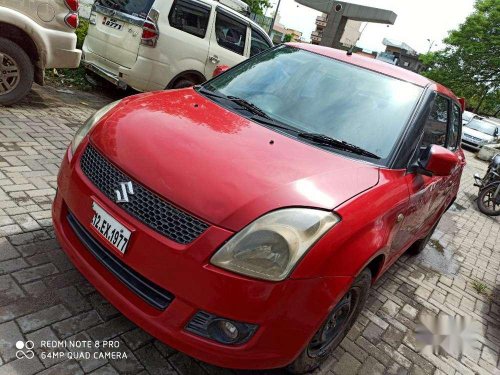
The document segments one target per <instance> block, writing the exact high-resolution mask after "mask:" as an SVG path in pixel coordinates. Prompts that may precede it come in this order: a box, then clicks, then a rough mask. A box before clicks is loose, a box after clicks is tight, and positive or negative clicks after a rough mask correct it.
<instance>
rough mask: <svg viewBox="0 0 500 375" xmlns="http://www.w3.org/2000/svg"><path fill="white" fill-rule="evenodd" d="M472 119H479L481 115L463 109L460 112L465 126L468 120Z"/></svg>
mask: <svg viewBox="0 0 500 375" xmlns="http://www.w3.org/2000/svg"><path fill="white" fill-rule="evenodd" d="M473 119H479V120H481V119H482V117H481V116H478V115H476V114H475V113H473V112H469V111H464V112H463V113H462V125H463V126H465V125H467V124H468V123H469V122H471V121H472V120H473Z"/></svg>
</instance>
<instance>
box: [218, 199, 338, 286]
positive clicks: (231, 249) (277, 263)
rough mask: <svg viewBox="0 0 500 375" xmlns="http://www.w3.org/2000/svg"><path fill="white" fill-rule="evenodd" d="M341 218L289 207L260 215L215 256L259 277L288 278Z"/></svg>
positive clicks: (220, 263)
mask: <svg viewBox="0 0 500 375" xmlns="http://www.w3.org/2000/svg"><path fill="white" fill-rule="evenodd" d="M339 221H340V218H339V217H338V216H337V215H335V214H333V213H331V212H328V211H321V210H315V209H309V208H286V209H282V210H278V211H274V212H271V213H269V214H267V215H264V216H262V217H260V218H259V219H257V220H255V221H254V222H253V223H251V224H250V225H248V226H247V227H245V228H244V229H243V230H242V231H240V232H239V233H237V234H236V235H235V236H234V237H232V238H231V239H230V240H229V241H228V242H227V243H226V244H225V245H224V246H222V247H221V248H220V249H219V250H218V251H217V252H216V253H215V254H214V256H213V257H212V259H211V260H210V262H211V263H212V264H213V265H215V266H218V267H221V268H224V269H226V270H230V271H233V272H236V273H239V274H242V275H246V276H251V277H254V278H257V279H264V280H272V281H280V280H283V279H285V278H286V277H287V276H288V275H289V273H290V272H291V271H292V269H293V268H294V267H295V265H296V264H297V263H298V262H299V260H300V259H302V257H303V256H304V254H305V253H306V252H307V251H308V250H309V249H310V248H311V247H312V246H313V245H314V244H315V243H316V241H318V240H319V239H320V238H321V237H322V236H323V235H324V234H325V233H326V232H327V231H328V230H329V229H330V228H332V227H333V226H334V225H335V224H337V223H338V222H339Z"/></svg>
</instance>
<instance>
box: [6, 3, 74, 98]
mask: <svg viewBox="0 0 500 375" xmlns="http://www.w3.org/2000/svg"><path fill="white" fill-rule="evenodd" d="M78 8H79V1H78V0H0V105H9V104H13V103H15V102H17V101H19V100H21V99H22V98H23V97H24V96H26V95H27V94H28V92H29V91H30V89H31V86H32V84H33V81H35V82H36V83H38V84H43V78H44V69H46V68H76V67H77V66H78V65H79V64H80V57H81V51H80V50H78V49H76V35H75V29H76V28H77V27H78Z"/></svg>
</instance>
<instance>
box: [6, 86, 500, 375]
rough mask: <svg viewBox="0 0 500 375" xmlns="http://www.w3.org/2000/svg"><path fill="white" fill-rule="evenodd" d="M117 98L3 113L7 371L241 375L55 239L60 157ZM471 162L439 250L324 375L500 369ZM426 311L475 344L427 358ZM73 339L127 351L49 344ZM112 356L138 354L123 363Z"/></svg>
mask: <svg viewBox="0 0 500 375" xmlns="http://www.w3.org/2000/svg"><path fill="white" fill-rule="evenodd" d="M111 100H112V99H110V98H108V97H105V96H99V95H96V94H84V93H80V92H77V91H75V92H57V91H55V90H54V89H51V88H40V87H35V89H34V90H33V91H32V93H31V94H30V96H29V97H28V98H27V99H26V100H25V101H24V102H23V103H21V104H19V105H16V106H14V107H10V108H5V107H0V375H2V374H9V375H10V374H20V375H21V374H22V375H24V374H34V373H43V374H81V373H92V374H116V373H121V374H137V373H140V374H147V373H149V374H160V373H167V374H230V373H234V372H233V371H230V370H226V369H221V368H217V367H213V366H210V365H207V364H205V363H201V362H199V361H196V360H194V359H192V358H190V357H188V356H186V355H184V354H182V353H179V352H176V351H175V350H173V349H171V348H169V347H167V346H166V345H164V344H162V343H160V342H158V341H157V340H155V339H153V338H152V337H151V336H149V335H148V334H147V333H145V332H144V331H142V330H141V329H140V328H138V327H136V326H135V325H134V324H133V323H132V322H130V321H129V320H127V319H126V318H124V317H123V316H122V315H121V314H120V313H119V312H118V311H117V310H116V309H115V308H114V307H113V306H111V305H110V304H109V303H107V302H106V301H105V300H104V299H103V298H102V297H101V296H100V295H99V293H97V292H96V290H95V289H94V288H93V287H92V286H91V285H90V284H89V283H88V282H87V281H86V280H85V279H84V278H83V277H82V276H81V275H80V274H79V273H78V271H76V270H75V269H74V267H73V266H72V264H71V263H70V262H69V261H68V258H67V257H66V255H65V254H64V253H63V252H62V251H61V249H60V248H59V245H58V244H57V242H56V241H55V239H54V233H53V229H52V224H51V213H50V207H51V202H52V199H53V197H54V193H55V187H56V175H57V171H58V168H59V163H60V160H61V157H62V155H63V153H64V151H65V149H66V147H67V145H68V144H69V142H70V140H71V138H72V135H73V133H74V132H75V131H76V130H77V128H78V126H79V125H80V124H81V123H82V121H84V120H85V119H86V118H87V117H88V116H90V115H91V114H92V113H93V111H94V110H95V108H99V107H100V106H102V105H104V104H105V103H106V102H108V101H111ZM467 161H468V165H467V167H466V169H465V172H464V175H463V179H462V185H461V190H460V194H459V196H458V200H457V202H456V204H455V205H454V206H453V208H452V209H451V210H450V211H449V212H448V213H446V214H445V216H444V217H443V219H442V220H441V222H440V224H439V226H438V230H437V231H436V232H435V234H434V236H433V239H432V241H431V243H430V245H429V246H428V247H427V248H426V249H425V250H424V252H423V253H422V254H421V255H419V256H417V257H409V256H403V257H402V258H401V259H400V260H399V261H398V262H397V263H396V264H394V265H393V266H392V267H391V269H390V270H389V271H388V272H387V273H386V275H384V276H383V277H382V279H381V280H379V281H378V282H377V283H376V285H375V286H374V288H373V289H372V291H371V294H370V298H369V301H368V304H367V306H366V308H365V310H364V311H363V313H362V315H361V317H360V319H359V321H358V322H357V323H356V324H355V326H354V327H353V328H352V330H351V331H350V333H349V335H348V337H347V338H346V339H345V340H344V341H343V342H342V344H341V345H340V347H339V348H337V349H336V350H335V351H334V353H333V354H332V355H331V356H330V357H329V358H328V360H327V361H326V363H325V364H324V366H322V368H321V369H320V370H318V371H317V372H318V373H321V374H326V373H333V374H446V375H453V374H471V375H472V374H485V375H486V374H488V375H489V374H500V371H499V351H500V221H499V219H498V218H496V219H495V218H490V217H486V216H484V215H482V214H481V213H480V212H479V211H478V210H477V208H476V204H475V202H474V199H475V198H476V196H477V188H475V187H474V186H473V178H472V176H473V174H474V173H480V174H483V173H484V171H485V169H486V163H484V162H481V161H479V160H477V159H475V158H474V156H473V154H471V153H467ZM425 313H428V314H432V315H436V314H439V313H442V314H448V315H451V316H455V315H457V316H459V315H460V316H466V317H470V318H471V319H472V321H473V324H472V326H473V327H475V328H476V329H477V334H476V337H475V338H476V340H475V341H474V342H473V344H472V345H471V346H470V347H469V348H467V349H466V350H465V351H464V352H463V353H462V354H461V355H459V356H455V357H454V356H452V355H449V354H446V353H445V352H440V353H439V354H438V355H435V354H422V353H419V351H418V350H417V349H416V345H417V344H416V339H415V334H414V333H415V327H416V324H417V323H418V321H419V317H420V316H421V315H422V314H425ZM63 339H69V340H77V339H79V340H98V341H101V340H113V341H116V345H117V346H118V348H115V349H109V348H105V349H100V348H99V349H96V348H93V349H92V351H95V352H97V353H98V354H99V355H97V356H96V358H94V356H92V357H91V358H90V359H86V358H71V359H68V355H67V354H64V355H63V356H62V357H56V356H51V355H50V353H55V352H59V351H61V349H57V350H54V349H43V348H40V345H39V344H40V340H63ZM284 339H286V338H284ZM20 340H21V341H23V342H25V341H26V340H31V341H33V342H34V343H35V347H34V351H35V352H36V355H35V356H34V357H33V358H31V359H30V358H27V357H26V356H25V354H29V350H27V349H29V348H22V352H23V353H24V354H23V353H19V352H18V349H19V348H16V347H15V344H16V342H18V341H20ZM65 350H69V351H71V349H63V351H65ZM113 350H114V351H119V352H122V353H123V352H124V353H126V354H127V359H120V358H116V357H115V358H113V357H112V356H111V355H110V354H109V353H110V352H112V351H113ZM73 351H74V350H73ZM16 352H17V357H20V358H17V357H16ZM106 353H107V355H106ZM238 373H249V372H242V371H239V372H238ZM259 373H260V374H265V373H273V374H279V373H281V371H280V370H275V371H264V372H259Z"/></svg>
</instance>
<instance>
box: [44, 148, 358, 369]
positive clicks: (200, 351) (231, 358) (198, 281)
mask: <svg viewBox="0 0 500 375" xmlns="http://www.w3.org/2000/svg"><path fill="white" fill-rule="evenodd" d="M82 146H84V145H82ZM83 148H84V147H80V149H81V150H82V149H83ZM80 152H81V151H80ZM78 157H79V155H78V151H77V154H76V155H75V157H74V158H73V159H72V160H70V159H71V154H70V151H69V150H68V152H67V153H66V155H65V158H64V160H63V163H62V167H61V171H60V173H59V177H58V194H57V196H56V199H55V201H54V205H53V221H54V227H55V233H56V235H57V238H58V240H59V242H60V243H61V246H62V248H63V249H64V251H65V252H66V254H67V255H68V256H69V257H70V259H71V260H72V262H73V263H74V264H75V266H76V267H77V268H78V269H79V270H80V272H81V273H82V274H83V275H84V276H85V277H86V278H87V279H88V280H89V281H90V282H91V283H92V284H93V285H94V286H95V287H96V289H97V290H98V291H99V292H100V293H101V294H102V295H103V296H104V297H105V298H106V299H108V300H109V301H110V302H111V303H112V304H113V305H114V306H115V307H116V308H117V309H118V310H120V311H121V312H122V313H123V314H124V315H125V316H127V317H128V318H129V319H130V320H132V321H133V322H135V323H136V324H137V325H139V326H140V327H142V328H143V329H144V330H145V331H147V332H149V333H150V334H151V335H153V336H155V337H157V338H158V339H159V340H161V341H163V342H165V343H166V344H167V345H170V346H172V347H173V348H175V349H177V350H180V351H182V352H185V353H187V354H188V355H190V356H193V357H195V358H198V359H200V360H202V361H205V362H208V363H211V364H214V365H218V366H223V367H230V368H238V369H266V368H277V367H283V366H286V365H287V364H289V363H290V362H292V361H293V360H294V359H295V358H296V357H297V356H298V355H299V354H300V352H301V351H302V350H303V348H304V347H305V345H306V344H307V343H308V342H309V340H310V339H311V337H312V336H313V334H314V332H315V331H316V330H317V329H318V328H319V326H320V324H321V323H322V321H323V319H324V318H325V317H326V316H327V314H328V312H329V311H330V310H331V309H332V308H333V306H334V305H335V304H336V303H337V302H338V300H339V299H340V297H341V296H342V295H343V294H344V293H345V291H346V290H347V288H348V287H349V285H350V284H351V282H352V278H350V277H331V278H314V279H301V280H294V279H287V280H285V281H283V282H280V283H271V282H264V281H259V280H253V279H249V278H245V277H242V276H239V275H235V274H232V273H229V272H226V271H223V270H221V269H218V268H215V267H213V266H211V265H210V264H209V259H210V256H211V254H212V253H213V252H214V250H215V249H216V248H218V247H219V246H220V245H221V244H222V243H223V242H224V241H225V240H226V239H227V238H229V237H230V236H231V235H232V233H230V232H228V231H226V230H224V229H222V228H217V227H215V226H211V227H210V228H209V229H208V230H207V231H206V232H205V233H204V234H202V235H201V236H200V237H199V238H198V239H196V240H195V241H194V242H193V243H192V244H190V245H187V246H180V245H178V244H177V245H176V244H175V243H172V241H170V240H168V239H166V238H164V237H162V236H160V235H158V234H157V233H156V232H154V231H152V230H151V229H150V228H148V227H145V226H144V225H143V224H142V223H140V222H138V221H137V220H135V219H134V218H133V217H131V216H129V215H128V214H127V213H126V212H125V211H123V210H121V209H120V208H119V207H118V206H117V205H115V204H114V203H111V202H109V201H108V200H107V199H106V197H105V196H104V195H102V194H101V192H100V191H98V190H97V189H95V187H94V186H93V185H92V184H91V183H90V181H89V180H87V179H86V177H85V176H84V175H83V174H82V171H81V169H80V168H79V165H78V163H77V162H76V160H77V159H78ZM92 199H97V200H98V201H99V203H100V204H102V205H104V208H105V209H106V210H107V211H108V212H109V213H110V214H112V215H113V216H114V217H116V218H118V219H119V220H120V221H122V222H123V223H126V224H127V225H129V226H131V227H132V228H133V229H134V233H133V236H134V237H135V238H134V239H133V242H131V244H130V247H129V248H128V249H127V253H126V254H125V255H124V256H123V257H121V259H120V260H121V261H122V262H123V263H124V264H126V265H127V266H128V267H130V268H131V269H133V270H134V271H135V272H137V273H138V274H140V275H141V276H142V277H144V278H146V279H148V280H151V281H152V282H154V283H155V284H156V285H158V286H160V287H161V288H164V289H165V290H167V291H169V292H170V293H172V295H173V296H174V298H173V300H172V301H171V303H170V304H169V305H168V307H166V309H164V310H159V309H157V308H155V307H153V306H152V305H151V304H149V303H147V302H146V301H145V300H144V299H143V298H141V297H139V295H138V294H137V293H135V292H134V291H133V290H132V289H131V288H129V287H127V286H126V285H125V284H124V283H122V282H121V281H120V280H119V279H118V278H117V277H116V276H115V275H114V274H113V273H111V272H110V271H109V269H107V268H106V267H105V266H103V264H102V263H101V262H100V261H98V260H97V258H96V257H95V256H94V255H93V254H92V253H91V252H90V251H89V250H88V249H87V248H86V247H85V246H84V245H83V244H82V242H80V240H79V237H78V236H77V235H76V233H75V231H74V230H73V228H72V227H71V225H70V223H69V222H68V214H69V213H70V212H71V214H72V215H73V216H74V217H75V218H76V219H77V220H78V221H79V222H80V223H81V224H82V226H84V227H86V229H87V230H88V231H89V232H91V229H90V217H91V215H92V211H91V202H92ZM99 241H100V242H101V245H103V246H107V244H104V243H103V242H104V241H101V240H99ZM109 251H110V252H112V250H111V249H109ZM200 310H203V311H207V312H209V313H213V314H216V315H218V316H221V317H225V318H229V319H233V320H236V321H241V322H246V323H251V324H256V325H258V329H257V331H256V332H255V334H254V336H252V338H251V339H250V340H249V341H248V342H246V343H244V344H242V345H239V346H227V345H222V344H218V343H216V342H214V341H210V340H208V339H205V338H202V337H199V336H196V335H194V334H191V333H189V332H187V331H186V330H185V327H186V325H187V323H188V322H189V321H190V319H191V318H192V316H193V315H194V314H195V313H196V312H198V311H200Z"/></svg>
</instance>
